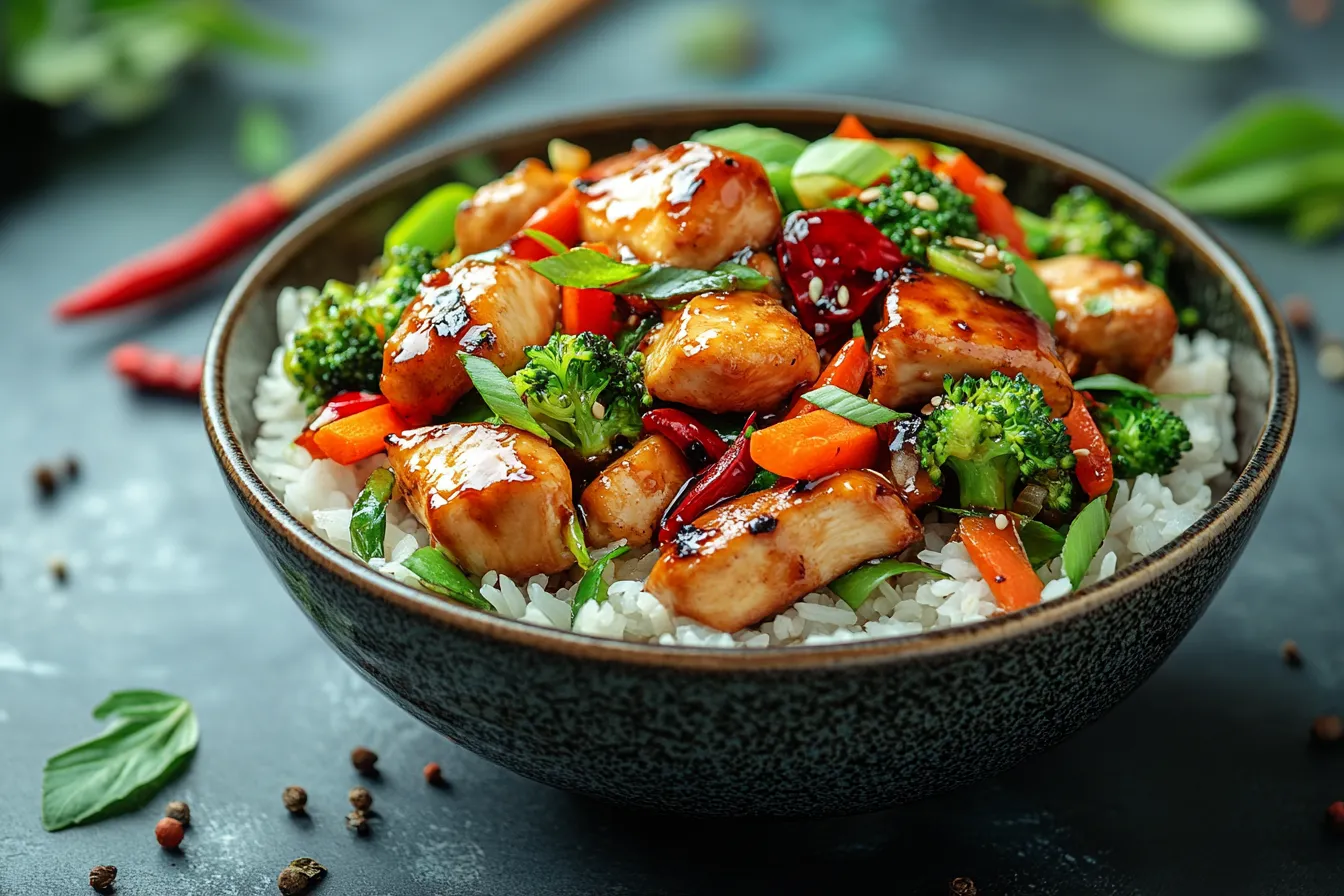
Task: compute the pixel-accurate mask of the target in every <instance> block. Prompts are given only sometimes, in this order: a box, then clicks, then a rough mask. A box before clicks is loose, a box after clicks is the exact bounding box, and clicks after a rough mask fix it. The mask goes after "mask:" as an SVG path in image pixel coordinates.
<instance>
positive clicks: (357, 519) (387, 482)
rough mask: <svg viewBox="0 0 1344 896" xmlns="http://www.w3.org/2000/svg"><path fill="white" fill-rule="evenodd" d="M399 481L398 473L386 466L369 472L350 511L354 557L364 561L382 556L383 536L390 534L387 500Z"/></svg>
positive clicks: (351, 542) (351, 541) (351, 543)
mask: <svg viewBox="0 0 1344 896" xmlns="http://www.w3.org/2000/svg"><path fill="white" fill-rule="evenodd" d="M396 484H397V477H396V474H395V473H393V472H392V471H391V470H389V469H388V468H387V467H379V468H378V469H376V470H374V471H373V472H372V473H370V474H369V478H368V479H367V480H365V482H364V488H363V489H361V490H360V492H359V497H358V498H356V499H355V507H354V510H353V511H351V513H350V545H351V547H352V548H354V551H355V556H357V557H358V558H359V559H361V560H363V561H364V562H365V563H367V562H369V561H370V560H372V559H373V558H374V557H381V556H383V539H384V537H385V536H386V535H387V502H388V501H389V500H390V499H391V498H392V488H393V486H395V485H396Z"/></svg>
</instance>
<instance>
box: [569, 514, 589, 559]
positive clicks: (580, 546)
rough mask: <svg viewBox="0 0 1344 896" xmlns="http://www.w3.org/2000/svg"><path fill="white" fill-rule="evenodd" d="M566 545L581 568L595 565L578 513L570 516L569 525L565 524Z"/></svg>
mask: <svg viewBox="0 0 1344 896" xmlns="http://www.w3.org/2000/svg"><path fill="white" fill-rule="evenodd" d="M565 547H567V548H569V552H570V553H571V554H573V555H574V559H575V560H576V561H578V564H579V569H588V568H590V567H591V566H592V565H593V558H592V555H590V554H589V553H588V542H587V540H585V539H584V537H583V526H582V525H581V524H580V523H579V515H578V514H574V515H572V516H570V518H569V525H567V526H565Z"/></svg>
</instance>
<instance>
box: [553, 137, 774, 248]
mask: <svg viewBox="0 0 1344 896" xmlns="http://www.w3.org/2000/svg"><path fill="white" fill-rule="evenodd" d="M779 220H780V211H779V202H778V201H777V200H776V199H775V193H774V191H773V190H772V189H771V188H770V179H769V178H768V177H766V174H765V169H764V168H762V167H761V163H760V162H758V161H756V160H755V159H753V158H750V157H749V156H743V155H739V154H737V153H734V152H728V151H727V150H723V149H718V148H715V147H712V146H706V145H704V144H703V143H679V144H677V145H676V146H673V147H672V148H671V149H668V150H665V151H664V152H660V153H658V154H657V155H653V156H650V157H648V158H647V159H644V160H643V161H641V162H639V163H638V164H636V165H635V166H634V167H633V168H631V169H630V170H628V171H625V172H622V173H620V174H614V175H612V176H610V177H604V178H602V179H601V180H598V181H594V182H592V183H586V184H583V183H581V185H580V192H579V233H580V235H581V236H582V237H583V239H585V240H587V241H590V242H602V243H611V244H614V245H619V246H624V247H625V248H627V249H629V250H630V251H631V252H633V253H634V255H635V256H636V257H637V258H639V259H640V260H642V261H645V262H661V263H663V264H671V265H678V266H680V267H687V268H712V267H713V266H714V265H716V264H718V263H719V262H721V261H723V260H724V259H726V258H728V257H729V256H730V255H732V254H733V253H734V252H736V251H738V250H739V249H742V248H744V247H749V248H752V249H764V248H766V247H767V246H770V245H771V244H773V243H774V241H775V236H776V235H777V234H778V233H779Z"/></svg>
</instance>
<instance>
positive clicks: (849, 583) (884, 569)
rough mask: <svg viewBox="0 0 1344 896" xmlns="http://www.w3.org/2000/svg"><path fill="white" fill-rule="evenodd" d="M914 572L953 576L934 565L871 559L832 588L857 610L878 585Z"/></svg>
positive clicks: (838, 580)
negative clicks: (894, 577)
mask: <svg viewBox="0 0 1344 896" xmlns="http://www.w3.org/2000/svg"><path fill="white" fill-rule="evenodd" d="M912 572H917V573H923V574H924V575H929V576H933V577H934V578H936V579H950V578H951V576H949V575H948V574H947V573H945V572H943V571H942V570H941V569H934V568H933V567H932V566H925V565H924V564H922V563H908V562H906V561H903V560H895V559H887V560H870V561H869V562H867V563H865V564H863V565H862V566H856V567H855V568H854V569H851V570H850V571H849V572H847V573H845V574H844V575H842V576H841V577H840V578H838V579H836V580H835V581H834V582H831V584H830V589H831V590H832V591H834V592H835V593H836V595H837V596H839V598H840V599H841V600H843V601H844V602H845V603H847V604H849V606H850V608H851V609H854V610H857V609H858V608H859V607H861V606H863V602H864V601H865V600H867V599H868V595H870V594H872V593H873V590H874V589H876V588H877V586H878V585H881V584H882V583H883V582H885V581H886V580H887V579H889V578H891V577H892V576H903V575H905V574H906V573H912Z"/></svg>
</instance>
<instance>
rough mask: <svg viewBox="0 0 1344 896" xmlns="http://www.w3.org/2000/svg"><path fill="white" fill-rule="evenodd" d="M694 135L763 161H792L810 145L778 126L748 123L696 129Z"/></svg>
mask: <svg viewBox="0 0 1344 896" xmlns="http://www.w3.org/2000/svg"><path fill="white" fill-rule="evenodd" d="M691 139H692V140H694V141H695V142H696V143H708V144H709V145H710V146H717V147H719V148H720V149H726V150H728V151H730V152H740V153H742V155H744V156H751V157H752V158H753V159H755V160H756V161H758V162H760V163H761V164H762V165H765V164H767V163H769V162H778V163H780V164H784V165H792V164H793V163H794V162H795V161H797V160H798V157H799V156H800V155H802V154H803V151H804V150H806V149H807V141H806V140H804V139H803V138H802V137H798V136H795V135H793V134H789V133H786V132H785V131H781V130H779V129H777V128H762V127H757V126H756V125H754V124H745V123H743V124H735V125H732V126H730V127H726V128H717V129H715V130H712V131H696V132H695V133H694V134H692V135H691Z"/></svg>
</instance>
